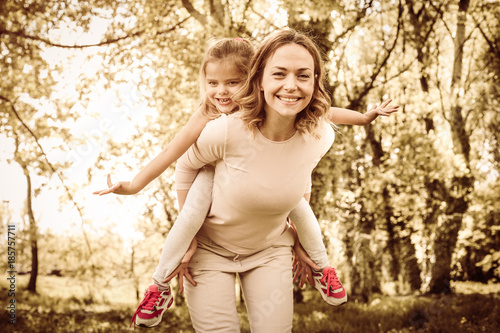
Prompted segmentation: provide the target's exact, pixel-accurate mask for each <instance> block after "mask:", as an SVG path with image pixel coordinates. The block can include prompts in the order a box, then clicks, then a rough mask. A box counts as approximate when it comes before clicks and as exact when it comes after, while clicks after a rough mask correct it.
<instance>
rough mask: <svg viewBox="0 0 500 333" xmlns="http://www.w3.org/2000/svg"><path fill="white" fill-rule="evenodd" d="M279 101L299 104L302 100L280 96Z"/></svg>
mask: <svg viewBox="0 0 500 333" xmlns="http://www.w3.org/2000/svg"><path fill="white" fill-rule="evenodd" d="M278 99H279V100H281V101H283V102H297V101H298V100H299V99H300V98H299V97H293V98H292V97H282V96H278Z"/></svg>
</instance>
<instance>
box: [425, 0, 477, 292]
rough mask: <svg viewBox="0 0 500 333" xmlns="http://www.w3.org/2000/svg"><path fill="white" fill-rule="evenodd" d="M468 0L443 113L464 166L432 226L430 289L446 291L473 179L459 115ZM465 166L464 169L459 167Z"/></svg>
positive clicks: (460, 18) (461, 3)
mask: <svg viewBox="0 0 500 333" xmlns="http://www.w3.org/2000/svg"><path fill="white" fill-rule="evenodd" d="M468 8H469V0H460V1H459V4H458V13H457V29H456V36H455V40H454V44H455V55H454V61H453V72H452V80H451V87H450V88H451V89H450V91H451V105H450V113H449V115H448V117H447V119H448V122H449V124H450V130H451V136H452V140H453V150H454V153H455V155H458V156H460V157H461V158H462V163H463V164H464V166H465V168H463V167H461V166H459V167H457V173H458V174H457V175H455V176H454V177H453V180H452V184H451V186H450V187H449V188H448V189H447V193H446V194H445V198H444V199H445V202H446V209H445V214H444V216H442V220H441V221H440V223H438V225H437V227H436V230H435V239H434V255H435V259H436V262H435V264H434V266H433V268H432V270H431V272H432V274H431V281H430V284H429V292H430V293H442V292H449V291H450V290H449V282H450V276H451V257H452V255H453V251H454V249H455V247H456V243H457V239H458V232H459V231H460V228H461V226H462V221H463V216H464V214H465V212H466V211H467V210H468V207H469V200H470V199H469V198H468V196H469V194H470V193H471V191H472V190H473V184H474V180H473V178H472V175H471V172H470V162H469V161H470V135H469V133H468V132H467V131H466V126H465V125H466V120H465V119H464V118H463V116H462V108H463V105H462V103H463V102H462V101H461V97H460V96H461V95H462V94H463V93H464V91H463V90H464V84H463V82H462V69H463V49H464V44H465V40H466V39H465V28H466V20H467V10H468ZM461 170H465V171H461Z"/></svg>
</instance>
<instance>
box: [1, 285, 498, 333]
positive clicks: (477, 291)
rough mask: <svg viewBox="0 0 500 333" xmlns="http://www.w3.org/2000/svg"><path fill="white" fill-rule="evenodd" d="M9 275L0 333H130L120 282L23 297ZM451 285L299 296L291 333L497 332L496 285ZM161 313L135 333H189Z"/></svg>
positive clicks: (177, 317) (126, 296)
mask: <svg viewBox="0 0 500 333" xmlns="http://www.w3.org/2000/svg"><path fill="white" fill-rule="evenodd" d="M17 278H18V280H17V282H16V283H17V285H16V288H17V290H16V297H15V300H16V319H17V321H16V324H15V325H11V324H9V323H8V320H9V318H8V313H7V311H6V309H7V305H8V304H9V303H8V302H9V300H10V299H11V298H10V297H9V296H8V295H7V289H6V287H7V284H6V282H7V280H6V279H2V281H1V282H0V304H1V307H2V309H3V310H2V311H1V312H0V331H1V332H5V333H10V332H30V333H31V332H33V333H38V332H40V333H41V332H65V333H68V332H126V331H132V330H133V328H129V324H130V319H131V316H132V314H133V312H134V310H135V307H136V306H137V301H136V300H135V297H134V293H133V290H132V288H131V287H130V284H128V283H127V281H122V282H120V283H117V284H116V285H115V286H113V288H108V289H107V290H108V291H107V292H102V289H101V291H99V290H98V289H99V288H96V286H95V285H94V286H91V284H85V283H84V284H82V283H81V282H80V281H79V280H76V279H71V278H66V277H47V276H41V277H40V279H39V281H38V289H39V293H38V294H31V293H28V292H26V291H22V288H23V286H25V285H26V284H27V278H26V277H24V276H19V277H17ZM17 286H20V288H19V287H17ZM82 286H83V287H82ZM454 287H455V289H456V293H455V294H452V295H440V296H379V297H376V298H374V299H373V300H372V301H371V302H370V303H369V304H365V303H359V302H356V301H349V302H348V303H347V304H346V305H343V306H340V307H331V306H328V305H327V304H326V303H324V302H323V301H322V300H321V299H320V297H319V295H317V294H316V293H315V292H314V291H306V292H305V299H306V303H303V304H296V305H295V314H294V332H300V333H303V332H304V333H307V332H315V333H322V332H363V333H365V332H367V333H370V332H391V333H392V332H454V333H456V332H500V286H499V285H498V284H497V285H481V284H474V283H470V282H469V283H455V284H454ZM20 289H21V290H20ZM110 289H112V290H113V291H109V290H110ZM241 312H242V314H241V324H242V332H243V333H245V332H249V328H248V320H247V316H246V313H245V311H244V310H243V309H242V311H241ZM167 316H168V317H166V318H165V319H167V320H163V321H162V324H161V325H160V326H159V327H158V328H156V329H153V330H146V329H140V328H136V331H137V332H141V331H148V332H155V331H156V332H193V329H192V327H191V323H190V319H189V314H188V311H187V308H186V306H185V305H182V306H177V307H175V308H173V309H170V310H169V311H168V312H167Z"/></svg>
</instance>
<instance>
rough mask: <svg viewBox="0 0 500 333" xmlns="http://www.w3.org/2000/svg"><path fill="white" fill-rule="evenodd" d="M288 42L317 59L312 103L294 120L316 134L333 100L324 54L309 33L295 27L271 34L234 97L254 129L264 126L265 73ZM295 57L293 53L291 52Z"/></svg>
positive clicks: (253, 60)
mask: <svg viewBox="0 0 500 333" xmlns="http://www.w3.org/2000/svg"><path fill="white" fill-rule="evenodd" d="M288 44H297V45H300V46H303V47H304V48H305V49H306V50H307V51H308V52H309V53H310V54H311V56H312V58H313V62H314V91H313V95H312V98H311V101H310V102H309V105H307V106H306V108H305V109H304V110H302V111H301V112H300V113H299V114H298V115H297V118H296V120H295V128H296V129H297V131H299V132H302V133H305V132H308V133H310V134H312V135H314V136H316V137H317V135H316V134H315V130H316V128H317V127H318V125H319V123H320V121H321V120H322V119H325V115H326V113H327V112H328V111H329V109H330V104H331V99H330V96H328V93H327V92H326V90H325V87H324V85H323V79H324V69H323V61H322V58H321V54H320V52H319V50H318V48H317V47H316V45H315V43H314V42H313V41H312V40H311V39H310V38H309V37H307V36H306V35H304V34H302V33H299V32H297V31H295V30H292V29H287V30H279V31H277V32H275V33H273V34H271V35H270V36H268V37H267V38H266V39H265V40H264V41H263V42H262V44H261V45H260V47H259V48H258V49H257V51H256V53H255V55H254V56H253V58H252V62H251V63H250V74H249V76H248V80H247V81H246V82H245V84H244V85H243V87H241V89H240V90H239V91H238V92H237V93H236V94H235V96H233V101H235V102H236V103H237V104H239V106H240V109H241V111H242V115H241V117H242V119H243V121H244V122H245V123H246V124H247V126H248V127H249V128H250V129H251V130H255V129H257V128H259V127H260V126H262V125H263V123H264V120H265V118H266V112H265V110H264V104H265V100H264V93H263V92H262V91H261V89H260V87H261V83H262V75H263V73H264V68H265V66H266V63H267V61H268V59H270V58H271V57H272V56H273V54H274V53H275V52H276V50H277V49H278V48H280V47H281V46H284V45H288ZM290 56H291V57H293V55H290Z"/></svg>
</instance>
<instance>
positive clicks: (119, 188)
mask: <svg viewBox="0 0 500 333" xmlns="http://www.w3.org/2000/svg"><path fill="white" fill-rule="evenodd" d="M107 179H108V188H107V189H105V190H100V191H95V192H93V194H99V195H104V194H108V193H116V194H134V193H132V192H131V191H129V188H130V182H118V183H116V184H114V185H113V183H112V182H111V175H110V174H109V173H108V178H107Z"/></svg>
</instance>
